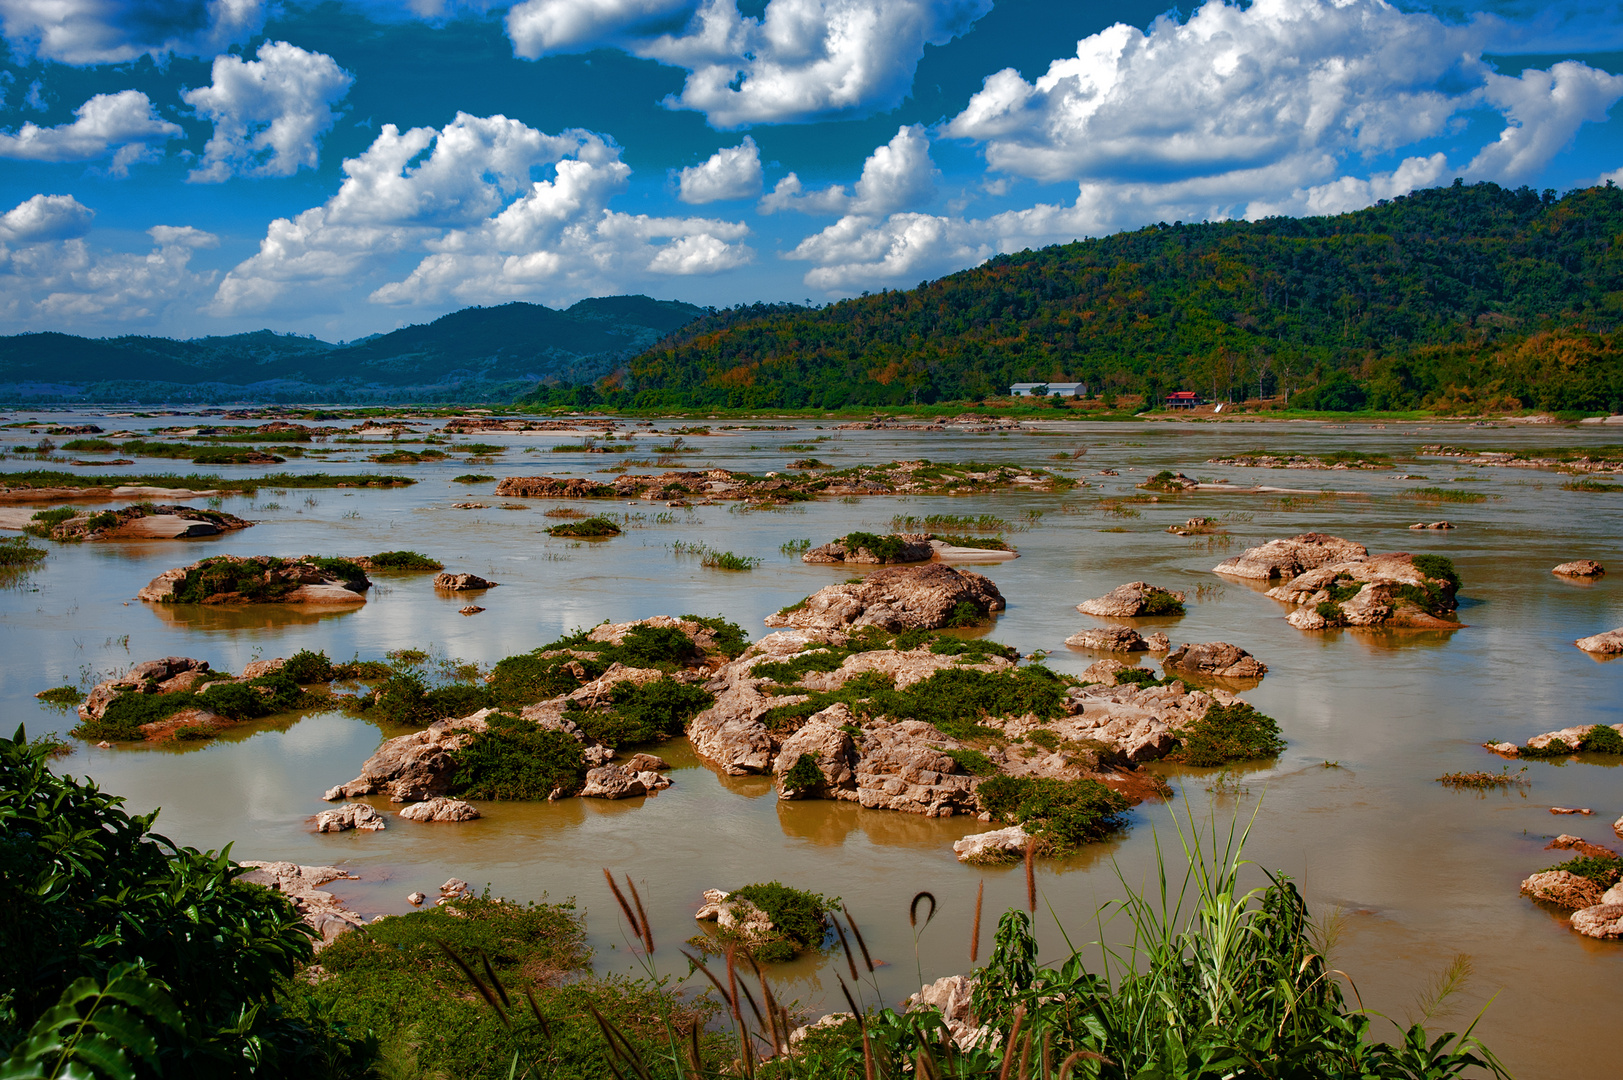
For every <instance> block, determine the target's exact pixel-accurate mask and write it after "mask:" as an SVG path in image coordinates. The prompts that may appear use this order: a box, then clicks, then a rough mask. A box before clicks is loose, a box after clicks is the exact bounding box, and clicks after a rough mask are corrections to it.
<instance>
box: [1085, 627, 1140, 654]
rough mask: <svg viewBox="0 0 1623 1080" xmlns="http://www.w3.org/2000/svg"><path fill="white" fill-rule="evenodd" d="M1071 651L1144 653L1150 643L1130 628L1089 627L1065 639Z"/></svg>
mask: <svg viewBox="0 0 1623 1080" xmlns="http://www.w3.org/2000/svg"><path fill="white" fill-rule="evenodd" d="M1065 644H1067V645H1069V646H1071V647H1072V648H1073V649H1093V650H1095V651H1097V652H1144V651H1146V650H1148V649H1149V647H1150V643H1149V642H1147V641H1145V640H1144V639H1143V638H1142V637H1141V636H1139V633H1138V631H1137V630H1134V629H1133V628H1132V627H1130V626H1104V627H1091V628H1089V629H1087V630H1078V631H1077V632H1076V633H1074V634H1072V635H1071V636H1070V637H1068V638H1066V639H1065Z"/></svg>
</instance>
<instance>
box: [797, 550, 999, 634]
mask: <svg viewBox="0 0 1623 1080" xmlns="http://www.w3.org/2000/svg"><path fill="white" fill-rule="evenodd" d="M1003 608H1004V602H1003V594H1002V593H1000V592H998V589H997V586H996V585H994V584H992V582H991V580H990V579H988V578H985V577H983V576H981V575H980V574H976V573H973V572H971V571H968V570H956V569H954V568H952V567H950V566H944V565H942V564H940V563H925V564H923V565H921V566H895V567H888V568H886V569H884V570H879V571H876V572H875V573H873V574H870V575H868V577H866V578H864V579H863V580H862V581H861V582H859V583H856V584H850V585H829V586H827V587H826V588H823V589H819V590H818V591H817V592H815V593H813V594H812V595H811V596H809V597H807V598H806V600H805V601H804V602H803V603H802V604H801V605H800V606H799V607H798V608H797V609H794V610H785V611H781V612H778V613H777V614H775V615H769V616H767V618H766V625H768V626H781V627H792V628H794V629H797V630H836V631H837V630H847V629H854V628H856V627H861V626H877V627H879V628H880V629H881V630H887V631H891V632H896V631H901V630H915V629H922V630H939V629H941V628H943V627H945V626H948V625H950V624H952V623H953V622H954V620H955V619H958V618H960V617H961V616H962V615H963V614H965V613H969V612H973V616H974V618H976V619H977V620H980V619H985V618H986V617H988V616H989V615H990V614H991V613H992V612H996V611H1002V610H1003Z"/></svg>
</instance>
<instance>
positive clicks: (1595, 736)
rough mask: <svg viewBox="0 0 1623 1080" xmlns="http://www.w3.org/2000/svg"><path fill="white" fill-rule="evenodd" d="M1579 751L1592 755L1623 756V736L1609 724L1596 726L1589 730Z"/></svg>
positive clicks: (1579, 746)
mask: <svg viewBox="0 0 1623 1080" xmlns="http://www.w3.org/2000/svg"><path fill="white" fill-rule="evenodd" d="M1578 749H1580V750H1583V751H1585V752H1586V753H1590V754H1623V735H1619V734H1618V732H1617V729H1616V728H1614V727H1612V726H1610V725H1608V724H1596V725H1595V726H1594V727H1592V728H1590V729H1589V733H1588V734H1587V735H1585V736H1584V738H1583V742H1582V743H1580V744H1579V745H1578Z"/></svg>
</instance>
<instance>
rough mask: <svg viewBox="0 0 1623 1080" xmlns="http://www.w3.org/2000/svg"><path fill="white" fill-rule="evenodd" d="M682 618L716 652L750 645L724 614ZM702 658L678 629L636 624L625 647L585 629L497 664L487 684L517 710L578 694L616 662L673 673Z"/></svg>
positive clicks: (501, 700)
mask: <svg viewBox="0 0 1623 1080" xmlns="http://www.w3.org/2000/svg"><path fill="white" fill-rule="evenodd" d="M682 619H683V620H684V621H688V622H696V623H699V624H700V625H701V626H704V627H705V628H706V629H708V630H709V631H710V634H711V636H712V639H713V640H714V642H715V647H716V651H718V652H720V653H721V654H722V655H723V656H726V657H728V658H729V659H731V658H732V657H736V656H737V655H739V654H740V653H742V652H743V651H744V649H745V648H746V647H747V645H748V639H747V636H746V635H745V633H744V631H743V630H742V629H741V628H740V627H739V626H738V625H737V624H736V623H732V622H728V621H727V620H726V619H724V618H722V617H721V616H719V615H717V616H709V617H706V616H702V615H684V616H682ZM702 656H703V653H702V652H701V650H700V649H699V648H698V646H696V645H695V644H693V642H692V640H691V639H689V638H688V636H687V635H686V634H684V633H682V632H681V630H679V629H677V628H676V627H657V626H648V625H640V626H634V627H632V628H631V629H630V630H629V631H628V632H627V633H626V635H625V639H624V641H623V643H622V644H620V645H615V644H613V643H612V642H608V641H592V640H591V639H590V638H588V637H587V635H586V632H585V631H584V630H582V631H577V632H575V633H573V634H570V635H568V636H567V637H563V638H559V639H558V640H557V641H554V642H551V643H549V644H546V645H543V646H541V647H540V648H539V649H535V650H532V651H531V652H528V653H519V654H518V655H516V656H509V657H506V658H504V659H502V660H499V661H497V663H496V666H495V668H494V669H493V670H492V672H491V676H490V679H489V682H488V686H489V688H490V691H491V693H492V694H493V695H494V699H495V701H494V703H495V704H496V705H498V706H500V707H501V708H505V709H517V708H522V707H523V706H525V705H531V704H534V703H535V702H537V701H543V700H545V699H547V698H551V697H556V696H558V695H559V694H565V693H568V692H570V691H571V690H575V689H577V688H578V687H579V686H580V685H581V684H582V683H585V682H590V681H591V680H593V679H596V678H598V677H599V676H601V675H602V674H603V673H604V672H606V671H607V670H608V669H609V667H610V665H612V664H614V663H615V662H617V661H618V662H619V663H622V664H625V665H626V666H628V667H642V668H657V669H659V670H660V671H664V672H666V673H674V672H676V671H678V670H680V669H681V668H683V667H684V666H686V665H688V664H690V663H694V662H696V661H698V660H699V659H700V658H701V657H702Z"/></svg>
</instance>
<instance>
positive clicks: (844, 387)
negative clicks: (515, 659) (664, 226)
mask: <svg viewBox="0 0 1623 1080" xmlns="http://www.w3.org/2000/svg"><path fill="white" fill-rule="evenodd" d="M1620 233H1623V190H1619V189H1617V188H1613V187H1611V186H1610V185H1608V186H1607V187H1603V188H1590V189H1586V190H1580V191H1574V192H1571V193H1569V194H1568V195H1567V196H1566V197H1564V198H1561V199H1559V200H1558V199H1556V197H1555V193H1554V192H1544V193H1543V194H1539V193H1537V192H1534V191H1531V190H1529V189H1527V188H1522V189H1520V190H1515V191H1512V190H1507V189H1505V188H1501V187H1499V186H1497V185H1495V184H1477V185H1474V186H1465V185H1462V184H1458V183H1456V184H1455V185H1454V186H1453V187H1447V188H1437V189H1432V190H1428V191H1419V192H1415V193H1414V194H1412V195H1409V196H1405V197H1403V198H1398V199H1393V200H1391V201H1389V202H1388V201H1383V202H1382V203H1380V204H1379V205H1377V206H1374V207H1370V208H1369V209H1367V210H1361V211H1358V212H1356V213H1350V214H1343V215H1340V216H1337V217H1321V218H1301V219H1297V218H1271V219H1267V220H1264V221H1257V222H1223V223H1217V224H1181V223H1176V222H1175V223H1173V224H1171V225H1168V224H1165V223H1162V224H1158V225H1152V226H1148V227H1146V228H1143V229H1139V230H1137V231H1136V232H1128V233H1119V234H1117V235H1114V236H1109V237H1105V238H1103V239H1098V240H1087V241H1080V242H1077V243H1071V244H1063V245H1057V246H1054V247H1048V248H1043V249H1041V250H1037V251H1022V252H1019V253H1017V254H1013V255H1003V256H999V257H997V258H994V259H992V260H991V261H989V262H987V263H985V264H984V265H982V266H980V267H977V268H975V269H973V270H966V271H964V272H962V273H958V274H953V275H951V276H949V277H945V278H942V279H940V280H939V281H934V282H928V283H924V284H921V285H920V286H919V287H918V288H916V289H912V290H908V291H887V292H881V293H879V294H876V295H871V296H863V297H860V298H856V299H852V300H847V301H843V302H841V303H838V304H833V305H830V306H828V307H825V308H821V309H806V308H797V307H792V306H780V307H760V306H758V307H755V308H739V309H734V310H732V311H723V312H719V313H715V314H712V315H709V316H707V317H705V318H702V319H699V320H697V321H695V322H693V323H691V324H689V325H688V326H686V327H684V328H683V329H681V330H679V331H678V332H676V333H675V334H673V335H671V336H670V337H668V338H667V339H665V340H664V341H662V342H660V343H659V344H658V345H657V346H655V347H654V348H653V349H651V350H649V351H647V352H645V353H643V354H641V355H640V356H638V357H636V358H635V359H634V360H633V361H632V362H631V365H630V369H629V372H628V373H627V375H626V376H624V378H623V379H620V378H613V379H611V380H609V381H607V382H605V383H604V384H602V386H601V388H602V389H603V390H604V391H605V396H606V398H607V400H608V402H609V403H611V404H616V405H634V406H637V407H645V408H646V407H657V406H662V405H687V406H731V407H750V406H761V407H809V408H817V407H821V408H832V407H837V406H840V405H866V404H887V403H891V404H901V403H904V402H911V401H913V400H915V394H916V400H918V401H919V402H925V403H928V402H934V401H938V400H960V399H968V398H978V397H981V396H985V395H992V394H998V393H1003V392H1005V391H1006V388H1007V386H1008V384H1009V383H1011V382H1016V381H1024V380H1030V381H1043V380H1048V381H1059V380H1062V379H1069V380H1083V381H1086V382H1087V383H1088V384H1089V385H1090V387H1092V388H1094V389H1095V390H1106V391H1111V392H1114V393H1118V394H1121V393H1125V394H1141V393H1146V392H1148V393H1150V394H1153V395H1159V394H1161V393H1164V392H1165V391H1169V390H1173V389H1179V388H1184V389H1192V390H1198V391H1200V392H1202V393H1203V394H1205V395H1207V396H1211V397H1216V398H1220V399H1221V398H1228V397H1234V398H1236V399H1239V398H1245V397H1256V396H1258V394H1259V391H1260V393H1261V394H1262V395H1264V396H1272V395H1275V394H1278V393H1279V392H1280V391H1281V390H1287V391H1290V392H1292V393H1293V394H1295V393H1297V392H1300V391H1306V393H1303V394H1301V396H1300V398H1296V397H1293V398H1292V404H1293V405H1295V404H1303V405H1306V406H1310V407H1318V408H1360V407H1370V408H1381V409H1409V408H1420V407H1432V408H1439V409H1451V408H1452V409H1473V408H1478V407H1495V408H1517V407H1524V408H1541V409H1562V410H1593V409H1606V408H1611V409H1614V410H1617V409H1623V357H1620V355H1619V351H1618V347H1617V342H1616V336H1615V335H1616V330H1617V327H1618V324H1619V320H1620V318H1623V246H1620V243H1619V240H1620ZM534 400H535V401H536V403H537V404H547V403H553V402H555V401H556V402H557V403H563V402H564V401H567V400H569V395H568V393H567V392H564V391H550V392H549V391H546V390H542V391H540V392H538V393H537V394H536V395H535V396H534Z"/></svg>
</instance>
